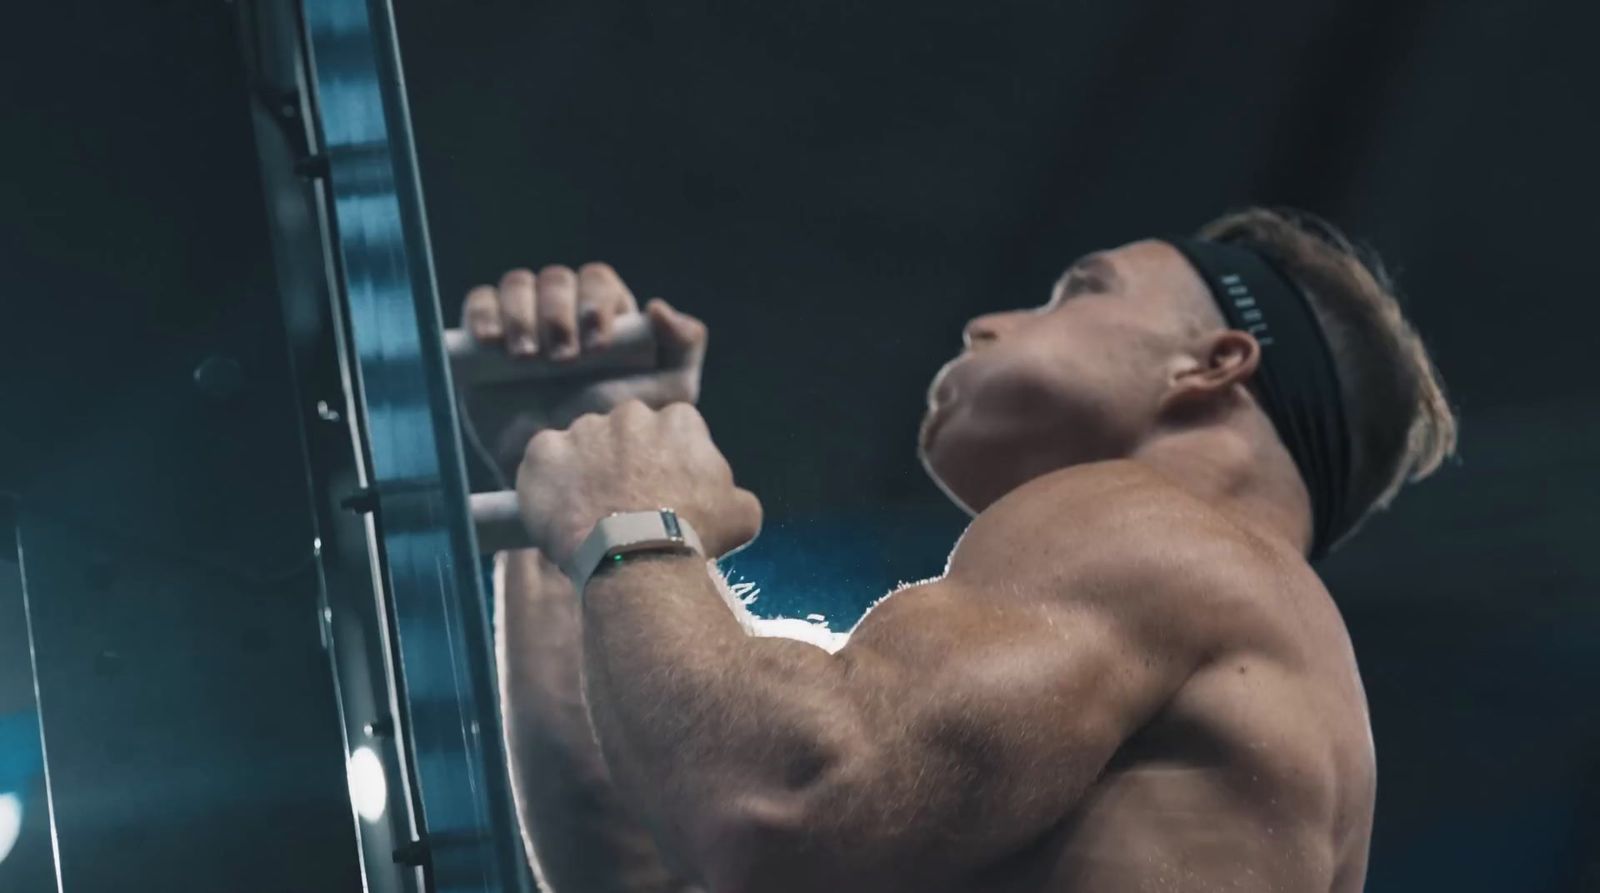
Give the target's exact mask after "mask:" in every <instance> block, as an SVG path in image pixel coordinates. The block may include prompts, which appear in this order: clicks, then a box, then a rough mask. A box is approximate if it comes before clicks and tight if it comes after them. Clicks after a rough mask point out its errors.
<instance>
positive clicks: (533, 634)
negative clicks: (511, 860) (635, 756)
mask: <svg viewBox="0 0 1600 893" xmlns="http://www.w3.org/2000/svg"><path fill="white" fill-rule="evenodd" d="M501 560H502V561H503V562H504V565H503V567H502V569H501V571H502V574H503V576H502V577H501V579H502V580H503V585H502V586H501V587H498V588H499V589H500V590H501V591H500V593H499V595H500V599H501V607H502V614H501V617H500V622H499V623H498V624H497V634H498V638H499V639H500V642H499V648H498V650H499V653H500V660H499V666H500V689H501V702H502V704H503V705H504V714H505V727H506V738H507V751H508V754H509V759H510V764H511V777H512V783H513V790H514V792H515V799H516V802H517V811H518V815H519V818H520V819H521V822H522V827H523V833H524V840H525V843H527V844H529V845H530V847H531V850H532V853H531V855H532V856H533V858H534V859H535V861H536V863H537V864H538V866H539V869H540V873H541V875H542V877H543V878H544V880H545V881H546V883H547V884H548V886H550V887H552V888H553V889H554V890H555V891H557V893H568V891H570V893H611V891H615V893H679V891H684V890H686V889H688V887H687V885H686V884H684V883H683V882H682V881H681V880H680V879H679V878H678V877H677V875H675V874H674V873H673V872H671V871H670V870H668V869H667V868H666V866H665V865H664V863H663V862H662V860H661V857H660V853H659V851H658V850H657V848H656V846H655V843H654V841H653V840H652V839H651V838H650V835H649V833H648V832H647V831H646V830H645V828H644V826H643V825H642V824H641V823H640V822H639V821H638V819H636V818H635V817H634V816H633V815H632V814H630V813H629V811H628V809H627V808H626V806H625V805H624V804H623V803H622V801H621V799H620V798H619V797H618V795H617V792H616V790H615V789H614V788H613V786H612V783H611V780H610V776H609V773H608V771H607V769H606V766H605V762H604V759H603V757H602V756H601V753H600V749H599V747H598V745H597V744H596V742H595V738H594V734H593V731H592V730H591V728H590V726H589V719H588V714H587V709H586V707H585V705H584V702H583V696H582V685H581V681H580V675H581V665H582V654H581V643H582V633H581V616H580V614H579V610H578V605H577V602H576V598H575V596H574V594H573V592H572V584H571V582H570V581H568V580H567V579H566V577H564V576H562V575H561V573H560V571H559V570H557V569H556V568H555V566H554V565H552V564H550V563H549V562H548V561H546V560H544V559H543V558H542V556H540V555H539V554H538V553H536V552H534V551H532V550H528V551H523V552H513V553H505V554H504V555H503V556H502V559H501Z"/></svg>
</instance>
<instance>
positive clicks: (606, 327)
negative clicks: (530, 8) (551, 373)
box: [578, 263, 639, 350]
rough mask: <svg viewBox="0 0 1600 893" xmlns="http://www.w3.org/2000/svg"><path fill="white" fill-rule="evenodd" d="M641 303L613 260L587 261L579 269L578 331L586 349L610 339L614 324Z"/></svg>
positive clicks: (635, 310) (634, 310) (604, 343)
mask: <svg viewBox="0 0 1600 893" xmlns="http://www.w3.org/2000/svg"><path fill="white" fill-rule="evenodd" d="M638 309H639V304H638V302H637V301H635V300H634V297H633V293H632V292H630V291H628V286H627V285H625V284H623V282H622V277H621V276H618V275H617V271H616V270H613V269H612V268H611V265H610V264H602V263H590V264H584V265H583V267H582V268H581V269H580V270H578V331H579V333H580V334H581V335H582V338H583V347H584V349H585V350H587V349H589V348H593V347H603V346H605V345H607V344H610V343H611V325H612V321H613V320H615V319H616V318H617V316H619V315H621V314H623V313H635V312H638Z"/></svg>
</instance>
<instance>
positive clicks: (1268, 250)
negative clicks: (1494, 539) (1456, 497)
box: [1200, 208, 1457, 542]
mask: <svg viewBox="0 0 1600 893" xmlns="http://www.w3.org/2000/svg"><path fill="white" fill-rule="evenodd" d="M1200 236H1201V237H1202V238H1206V239H1212V240H1216V241H1226V242H1231V243H1234V244H1239V245H1244V246H1246V247H1249V248H1253V249H1255V250H1256V251H1258V252H1260V253H1262V254H1264V255H1266V256H1267V257H1268V258H1270V259H1272V260H1273V261H1274V262H1275V263H1277V264H1278V266H1279V267H1280V268H1281V269H1282V270H1283V271H1284V272H1285V273H1287V274H1288V275H1289V276H1290V278H1292V279H1294V280H1295V282H1296V284H1298V285H1299V286H1300V287H1301V288H1302V289H1304V290H1305V292H1306V295H1307V297H1308V298H1309V299H1310V301H1311V304H1312V308H1313V309H1314V310H1315V311H1316V314H1317V317H1318V319H1319V321H1320V322H1321V323H1322V327H1323V329H1324V331H1325V332H1326V333H1327V336H1328V343H1329V344H1330V346H1331V347H1332V348H1333V354H1334V362H1335V364H1336V365H1337V367H1338V370H1339V379H1340V384H1341V386H1342V389H1343V391H1344V402H1345V416H1346V418H1347V419H1348V420H1349V423H1350V433H1351V439H1352V443H1353V446H1354V453H1353V466H1352V469H1351V481H1350V487H1351V492H1350V499H1351V504H1352V510H1353V511H1358V512H1359V515H1358V516H1357V519H1356V520H1355V522H1354V523H1352V524H1351V526H1350V528H1349V530H1347V531H1346V532H1345V534H1344V535H1343V536H1342V537H1340V542H1343V541H1344V540H1347V539H1349V537H1350V535H1351V534H1353V533H1355V532H1356V530H1358V529H1359V528H1360V527H1361V525H1362V524H1363V523H1365V522H1366V520H1367V519H1368V518H1370V517H1371V516H1372V515H1373V514H1374V513H1376V512H1378V511H1381V510H1383V509H1386V508H1388V507H1389V504H1390V503H1391V502H1392V501H1393V500H1394V497H1395V495H1396V494H1397V493H1399V491H1400V488H1401V487H1402V486H1404V485H1405V484H1406V483H1407V482H1410V481H1420V480H1422V479H1423V478H1425V477H1427V476H1429V475H1430V474H1433V472H1435V471H1436V470H1438V468H1439V466H1440V465H1441V464H1443V462H1444V460H1445V459H1447V458H1449V457H1450V456H1452V455H1454V454H1455V449H1456V427H1457V423H1456V416H1455V413H1454V412H1453V411H1452V410H1451V408H1450V404H1449V401H1448V400H1447V399H1446V397H1445V390H1444V382H1443V380H1442V379H1441V378H1440V376H1439V370H1438V369H1437V368H1436V367H1435V366H1434V364H1433V359H1432V358H1431V357H1429V356H1428V351H1427V348H1426V347H1424V346H1423V343H1422V339H1421V337H1419V336H1418V335H1417V333H1416V330H1414V329H1413V328H1412V327H1411V324H1410V323H1409V322H1408V321H1407V320H1406V318H1405V315H1404V314H1403V313H1402V312H1401V308H1400V297H1399V294H1398V292H1397V290H1396V288H1395V284H1394V281H1393V279H1392V278H1391V277H1390V275H1389V273H1388V271H1387V270H1385V269H1384V265H1383V262H1382V261H1381V260H1380V259H1379V258H1378V256H1377V254H1376V253H1375V252H1373V251H1372V250H1371V249H1370V248H1368V247H1366V246H1362V245H1357V244H1355V243H1353V242H1352V241H1351V240H1350V239H1349V238H1347V237H1346V236H1345V235H1344V234H1343V233H1341V232H1339V230H1338V229H1336V228H1335V227H1334V226H1333V225H1332V224H1330V223H1328V222H1327V221H1325V220H1323V219H1321V218H1320V217H1317V216H1315V215H1313V214H1310V213H1307V212H1304V211H1296V210H1292V209H1288V208H1248V209H1245V210H1242V211H1236V212H1233V213H1229V214H1225V215H1223V216H1222V217H1219V218H1217V219H1216V220H1213V221H1211V222H1210V223H1207V224H1206V225H1205V226H1203V227H1201V229H1200Z"/></svg>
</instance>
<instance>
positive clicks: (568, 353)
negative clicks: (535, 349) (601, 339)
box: [550, 339, 578, 360]
mask: <svg viewBox="0 0 1600 893" xmlns="http://www.w3.org/2000/svg"><path fill="white" fill-rule="evenodd" d="M577 355H578V342H577V341H576V340H574V339H568V340H566V341H563V342H561V343H560V344H557V345H556V346H555V347H554V348H553V349H552V350H551V351H550V359H552V360H570V359H572V358H573V357H575V356H577Z"/></svg>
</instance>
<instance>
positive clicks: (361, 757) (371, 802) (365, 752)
mask: <svg viewBox="0 0 1600 893" xmlns="http://www.w3.org/2000/svg"><path fill="white" fill-rule="evenodd" d="M345 776H346V778H347V779H348V780H349V782H350V802H351V803H352V804H354V805H355V808H356V814H357V815H359V816H361V817H362V818H363V819H366V820H367V821H369V822H376V821H377V820H379V819H381V818H383V810H384V808H385V807H387V806H388V805H389V785H388V782H386V781H385V780H384V777H383V761H382V760H380V759H378V755H377V754H376V753H373V752H372V748H370V747H367V746H365V745H363V746H361V747H358V748H356V749H355V751H354V752H352V753H351V754H350V761H349V762H348V763H347V764H345Z"/></svg>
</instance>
